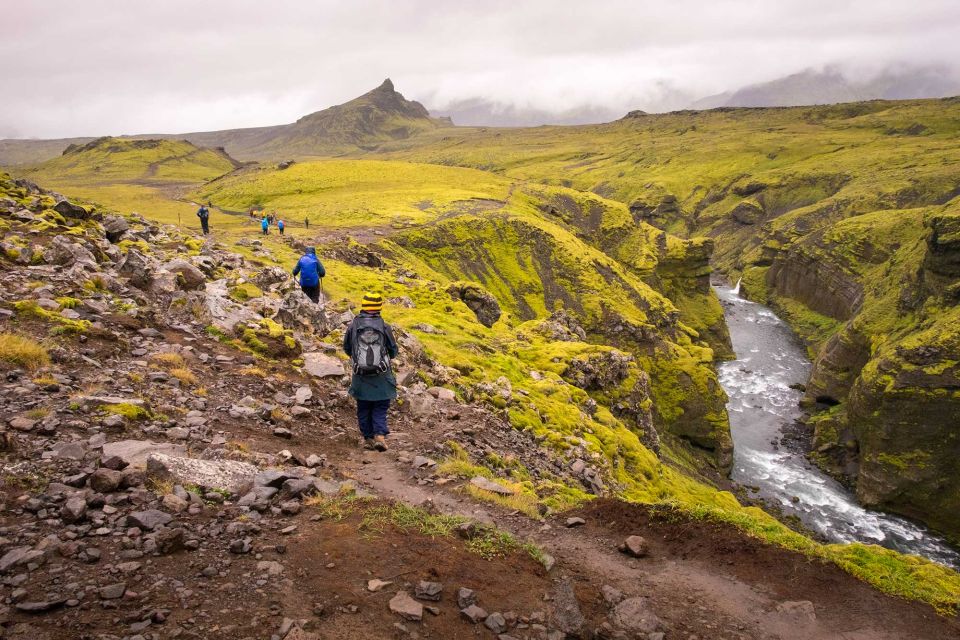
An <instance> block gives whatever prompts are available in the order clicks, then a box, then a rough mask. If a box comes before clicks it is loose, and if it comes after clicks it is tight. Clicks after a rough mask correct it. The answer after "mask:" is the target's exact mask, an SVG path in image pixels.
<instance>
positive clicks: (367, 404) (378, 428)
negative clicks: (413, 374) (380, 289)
mask: <svg viewBox="0 0 960 640" xmlns="http://www.w3.org/2000/svg"><path fill="white" fill-rule="evenodd" d="M381 309H383V296H381V295H380V294H379V293H367V294H365V295H364V296H363V302H362V303H361V305H360V315H358V316H356V317H355V318H354V319H353V321H352V322H351V323H350V326H349V327H348V328H347V332H346V334H344V336H343V350H344V351H345V352H346V353H347V355H349V356H350V361H351V363H352V365H353V379H352V380H351V382H350V395H351V396H353V397H354V398H355V399H356V400H357V422H358V423H359V425H360V433H361V434H362V435H363V446H364V448H365V449H376V450H377V451H386V450H387V441H386V436H387V435H389V434H390V430H389V429H388V428H387V410H388V409H389V408H390V401H391V400H394V399H396V397H397V379H396V377H395V376H394V375H393V369H392V368H391V367H390V359H391V358H396V357H397V341H396V340H395V339H394V337H393V329H391V328H390V325H389V324H387V323H386V322H384V321H383V318H382V317H380V311H381Z"/></svg>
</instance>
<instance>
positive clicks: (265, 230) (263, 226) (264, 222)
mask: <svg viewBox="0 0 960 640" xmlns="http://www.w3.org/2000/svg"><path fill="white" fill-rule="evenodd" d="M260 228H261V229H263V235H267V234H268V233H270V220H268V219H267V216H266V215H264V216H263V220H261V221H260Z"/></svg>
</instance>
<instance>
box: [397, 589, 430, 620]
mask: <svg viewBox="0 0 960 640" xmlns="http://www.w3.org/2000/svg"><path fill="white" fill-rule="evenodd" d="M390 611H392V612H393V613H396V614H397V615H399V616H400V617H401V618H403V619H404V620H412V621H414V622H419V621H420V620H422V619H423V605H422V604H420V603H419V602H417V601H416V600H414V599H413V598H411V597H410V594H408V593H407V592H406V591H398V592H397V595H395V596H393V598H391V599H390Z"/></svg>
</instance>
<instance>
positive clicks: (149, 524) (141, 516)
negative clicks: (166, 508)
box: [127, 509, 173, 531]
mask: <svg viewBox="0 0 960 640" xmlns="http://www.w3.org/2000/svg"><path fill="white" fill-rule="evenodd" d="M172 520H173V516H171V515H170V514H169V513H164V512H163V511H159V510H157V509H147V510H146V511H135V512H134V513H131V514H130V515H128V516H127V526H128V527H140V528H141V529H146V530H147V531H153V530H154V529H155V528H157V527H159V526H162V525H165V524H168V523H170V522H171V521H172Z"/></svg>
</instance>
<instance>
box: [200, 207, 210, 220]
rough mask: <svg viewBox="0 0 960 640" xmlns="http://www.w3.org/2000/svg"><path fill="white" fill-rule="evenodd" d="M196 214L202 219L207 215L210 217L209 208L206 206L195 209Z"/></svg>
mask: <svg viewBox="0 0 960 640" xmlns="http://www.w3.org/2000/svg"><path fill="white" fill-rule="evenodd" d="M197 216H198V217H199V218H200V219H201V220H204V219H206V218H209V217H210V210H209V209H207V208H206V207H200V209H199V210H198V211H197Z"/></svg>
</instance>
